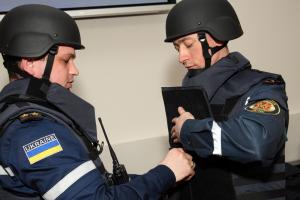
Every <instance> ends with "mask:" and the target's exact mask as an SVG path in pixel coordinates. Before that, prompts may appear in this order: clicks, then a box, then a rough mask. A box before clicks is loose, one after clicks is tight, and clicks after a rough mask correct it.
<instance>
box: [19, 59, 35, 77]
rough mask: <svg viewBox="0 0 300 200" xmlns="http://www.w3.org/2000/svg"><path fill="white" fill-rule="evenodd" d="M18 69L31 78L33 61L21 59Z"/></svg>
mask: <svg viewBox="0 0 300 200" xmlns="http://www.w3.org/2000/svg"><path fill="white" fill-rule="evenodd" d="M20 69H21V70H23V71H25V72H27V73H28V74H30V75H32V76H33V75H34V70H33V60H29V59H26V58H22V60H21V62H20Z"/></svg>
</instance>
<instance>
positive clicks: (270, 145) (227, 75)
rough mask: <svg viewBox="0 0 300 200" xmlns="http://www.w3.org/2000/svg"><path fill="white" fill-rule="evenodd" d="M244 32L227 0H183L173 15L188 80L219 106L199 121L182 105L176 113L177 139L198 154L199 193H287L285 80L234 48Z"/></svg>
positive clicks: (213, 197) (172, 32)
mask: <svg viewBox="0 0 300 200" xmlns="http://www.w3.org/2000/svg"><path fill="white" fill-rule="evenodd" d="M242 34H243V31H242V28H241V25H240V22H239V20H238V17H237V15H236V13H235V11H234V9H233V7H232V6H231V5H230V3H229V2H228V1H227V0H183V1H181V2H179V3H178V4H177V5H175V6H174V7H173V8H172V9H171V11H170V12H169V14H168V16H167V20H166V39H165V42H172V43H173V45H174V47H175V49H176V50H177V51H178V60H179V62H180V63H181V64H182V65H183V66H184V67H185V68H186V69H187V74H186V75H185V77H184V79H183V82H182V86H185V87H190V86H201V87H202V88H204V90H205V91H206V94H207V97H208V100H209V103H210V107H211V110H212V116H211V117H209V118H205V119H202V120H199V119H195V118H194V116H193V115H192V114H191V113H192V110H185V109H184V108H183V107H179V108H178V117H176V118H174V119H173V123H174V126H173V128H172V131H171V132H172V133H171V137H172V140H171V141H174V142H176V143H180V144H181V145H182V146H183V148H184V149H185V150H187V151H190V152H192V153H194V154H195V156H194V159H197V162H196V176H195V178H193V179H192V183H191V184H189V186H190V185H191V188H192V189H191V188H190V190H188V191H189V192H188V193H191V194H192V195H191V196H192V197H191V199H197V200H198V199H210V200H217V199H222V200H224V199H229V200H233V199H253V200H254V199H255V200H258V199H259V200H261V199H285V177H284V175H285V164H284V154H283V153H284V146H285V141H286V134H287V129H288V105H287V96H286V92H285V83H284V80H283V79H282V77H281V76H280V75H277V74H273V73H267V72H262V71H258V70H254V69H252V67H251V64H250V62H249V60H247V58H245V57H244V56H243V55H242V54H241V53H239V52H230V51H229V48H228V46H227V43H228V42H229V41H230V40H233V39H236V38H238V37H240V36H241V35H242ZM189 111H190V112H189ZM191 191H192V192H191ZM182 193H183V194H184V192H182ZM181 199H185V198H184V197H182V198H181Z"/></svg>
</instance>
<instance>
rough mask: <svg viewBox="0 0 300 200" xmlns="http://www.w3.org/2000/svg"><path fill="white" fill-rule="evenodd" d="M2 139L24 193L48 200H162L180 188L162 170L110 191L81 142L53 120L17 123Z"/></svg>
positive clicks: (156, 168)
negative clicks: (168, 191) (35, 194)
mask: <svg viewBox="0 0 300 200" xmlns="http://www.w3.org/2000/svg"><path fill="white" fill-rule="evenodd" d="M3 139H5V142H4V144H5V145H4V147H3V148H1V153H4V154H5V153H6V154H7V156H6V157H5V159H3V160H4V164H5V166H8V167H9V168H10V169H11V170H12V171H13V173H14V175H15V177H13V178H14V180H15V182H19V183H22V184H24V186H22V187H23V193H25V194H26V193H29V194H30V193H32V192H37V193H38V194H40V195H41V196H42V197H43V198H44V199H47V200H50V199H51V200H52V199H57V200H65V199H68V200H69V199H74V200H76V199H90V200H93V199H95V200H96V199H107V200H109V199H120V200H122V199H132V200H135V199H158V198H159V195H160V194H161V193H163V192H164V191H165V190H167V189H168V188H169V187H171V186H172V185H173V184H174V183H175V176H174V174H173V172H172V171H171V170H170V169H169V168H168V167H166V166H162V165H160V166H157V167H155V168H153V169H152V170H150V171H149V172H148V173H146V174H144V175H142V176H137V177H136V178H134V179H132V180H131V181H130V182H129V183H126V184H123V185H119V186H112V187H108V186H107V185H106V183H105V179H104V178H103V176H102V174H101V173H100V171H98V169H97V168H96V166H95V164H94V163H93V162H92V161H91V160H90V159H89V156H88V153H87V151H86V149H85V146H84V144H83V143H82V142H81V140H79V139H78V138H76V136H75V135H74V134H73V133H72V132H71V130H70V129H69V128H68V127H66V126H64V125H62V124H60V123H57V122H56V121H54V120H53V119H48V118H43V119H42V120H40V121H30V122H26V123H21V122H19V121H18V120H16V121H15V122H14V123H13V124H12V125H11V126H10V127H9V128H8V129H7V131H6V132H5V134H4V138H3ZM15 185H18V184H15ZM18 187H19V188H20V184H19V185H18ZM24 188H25V189H24ZM13 190H18V188H13ZM19 192H20V191H19Z"/></svg>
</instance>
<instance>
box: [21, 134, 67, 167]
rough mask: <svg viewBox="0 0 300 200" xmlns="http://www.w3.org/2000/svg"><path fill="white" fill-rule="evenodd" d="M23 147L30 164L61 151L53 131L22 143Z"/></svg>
mask: <svg viewBox="0 0 300 200" xmlns="http://www.w3.org/2000/svg"><path fill="white" fill-rule="evenodd" d="M23 149H24V151H25V153H26V156H27V158H28V160H29V163H30V164H34V163H36V162H38V161H40V160H42V159H44V158H47V157H49V156H51V155H53V154H56V153H58V152H60V151H63V149H62V147H61V145H60V143H59V141H58V139H57V137H56V135H55V134H54V133H53V134H50V135H47V136H45V137H42V138H40V139H37V140H35V141H33V142H30V143H29V144H26V145H24V146H23Z"/></svg>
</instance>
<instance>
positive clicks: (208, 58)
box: [198, 32, 227, 69]
mask: <svg viewBox="0 0 300 200" xmlns="http://www.w3.org/2000/svg"><path fill="white" fill-rule="evenodd" d="M198 40H199V41H200V43H201V45H202V54H203V57H204V59H205V69H207V68H209V67H210V66H211V57H212V56H213V55H214V54H215V53H217V52H218V51H219V50H221V49H223V48H224V47H225V46H226V45H227V42H224V43H223V44H222V45H221V46H216V47H210V46H209V45H208V42H207V39H206V36H205V32H199V33H198ZM209 50H211V54H210V53H209Z"/></svg>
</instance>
